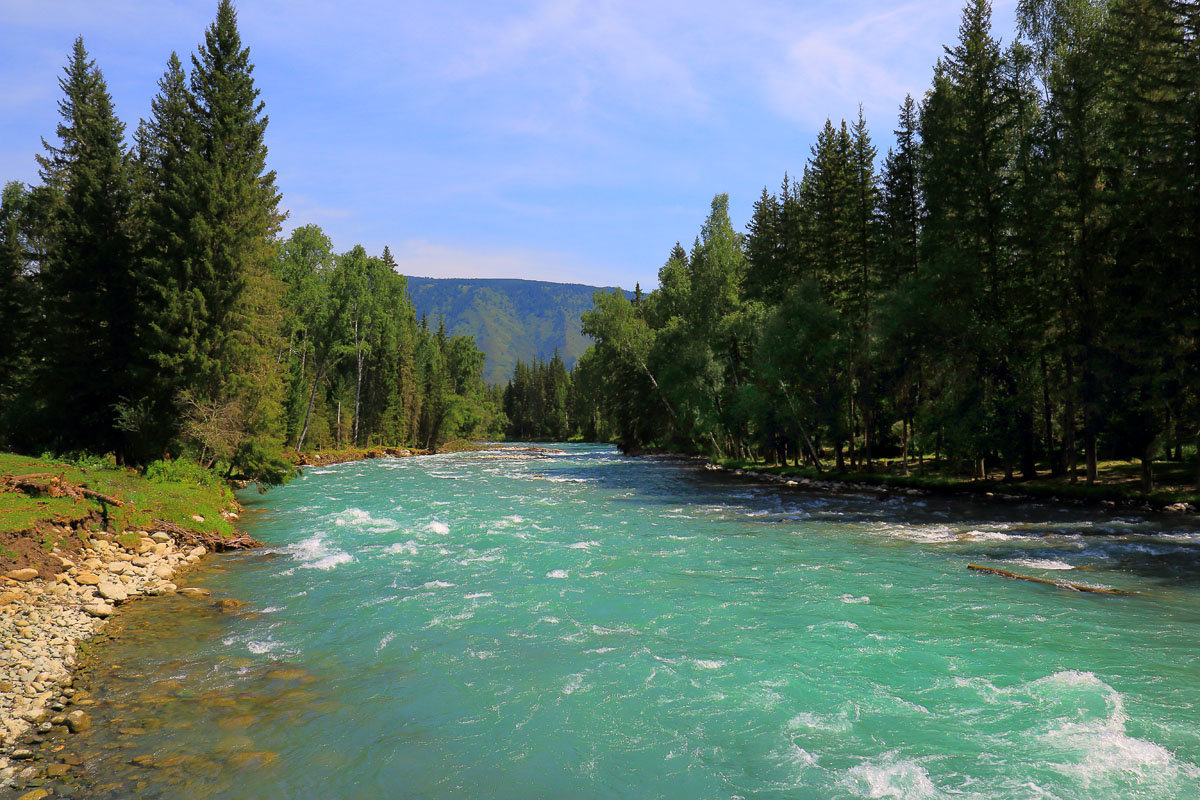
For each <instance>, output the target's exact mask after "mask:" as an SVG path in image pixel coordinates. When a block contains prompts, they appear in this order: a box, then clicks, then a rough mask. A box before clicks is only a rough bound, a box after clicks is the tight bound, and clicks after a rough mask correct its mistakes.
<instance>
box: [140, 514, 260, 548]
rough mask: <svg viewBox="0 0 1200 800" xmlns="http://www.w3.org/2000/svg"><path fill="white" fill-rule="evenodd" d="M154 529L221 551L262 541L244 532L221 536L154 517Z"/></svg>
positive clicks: (178, 540) (183, 540)
mask: <svg viewBox="0 0 1200 800" xmlns="http://www.w3.org/2000/svg"><path fill="white" fill-rule="evenodd" d="M153 528H154V530H156V531H166V532H167V533H169V534H171V537H172V538H174V539H175V541H176V542H179V543H181V544H187V545H191V546H193V547H194V546H196V545H203V546H204V547H205V548H207V549H208V550H212V551H216V552H223V551H225V550H252V549H254V548H256V547H262V546H263V543H262V542H260V541H259V540H258V539H255V538H253V537H250V536H246V535H245V534H239V535H237V536H222V535H221V534H219V533H209V532H202V531H193V530H188V529H187V528H184V527H183V526H181V525H176V524H175V523H174V522H167V521H166V520H161V519H156V520H154V525H153Z"/></svg>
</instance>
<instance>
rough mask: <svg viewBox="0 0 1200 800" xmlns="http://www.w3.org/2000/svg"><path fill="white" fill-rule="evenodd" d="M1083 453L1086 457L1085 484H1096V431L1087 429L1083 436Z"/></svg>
mask: <svg viewBox="0 0 1200 800" xmlns="http://www.w3.org/2000/svg"><path fill="white" fill-rule="evenodd" d="M1083 448H1084V455H1085V457H1086V458H1087V485H1088V486H1095V485H1096V433H1095V431H1090V430H1089V431H1088V432H1087V433H1085V434H1084V437H1083Z"/></svg>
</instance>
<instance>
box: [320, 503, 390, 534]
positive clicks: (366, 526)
mask: <svg viewBox="0 0 1200 800" xmlns="http://www.w3.org/2000/svg"><path fill="white" fill-rule="evenodd" d="M333 524H334V525H337V526H338V527H352V528H361V529H363V530H368V531H371V532H372V533H387V532H388V531H394V530H396V529H397V528H399V527H400V525H399V523H397V522H396V520H394V519H388V518H387V517H373V516H371V515H370V514H369V513H368V512H366V511H363V510H362V509H361V508H347V509H346V510H345V511H342V512H341V513H340V514H338V515H337V516H336V517H334V518H333Z"/></svg>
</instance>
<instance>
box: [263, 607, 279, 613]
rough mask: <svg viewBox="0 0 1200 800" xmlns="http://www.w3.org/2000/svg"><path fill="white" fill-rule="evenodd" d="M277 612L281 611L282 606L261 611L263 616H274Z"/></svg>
mask: <svg viewBox="0 0 1200 800" xmlns="http://www.w3.org/2000/svg"><path fill="white" fill-rule="evenodd" d="M277 611H283V606H267V607H266V608H264V609H263V610H262V613H263V614H274V613H275V612H277Z"/></svg>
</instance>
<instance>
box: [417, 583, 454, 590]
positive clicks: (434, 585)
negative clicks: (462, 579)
mask: <svg viewBox="0 0 1200 800" xmlns="http://www.w3.org/2000/svg"><path fill="white" fill-rule="evenodd" d="M452 586H454V584H453V583H447V582H446V581H426V582H425V583H423V584H421V588H422V589H449V588H450V587H452Z"/></svg>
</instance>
